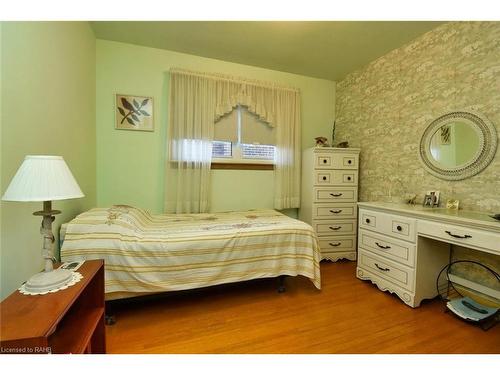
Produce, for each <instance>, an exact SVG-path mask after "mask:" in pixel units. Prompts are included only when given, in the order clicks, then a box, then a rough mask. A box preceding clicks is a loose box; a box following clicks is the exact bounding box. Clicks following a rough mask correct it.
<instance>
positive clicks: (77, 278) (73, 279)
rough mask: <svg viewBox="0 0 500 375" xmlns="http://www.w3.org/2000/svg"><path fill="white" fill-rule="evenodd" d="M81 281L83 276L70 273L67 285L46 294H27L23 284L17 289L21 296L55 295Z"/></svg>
mask: <svg viewBox="0 0 500 375" xmlns="http://www.w3.org/2000/svg"><path fill="white" fill-rule="evenodd" d="M81 279H83V276H82V274H81V273H79V272H71V281H70V282H68V283H67V284H64V285H63V286H62V287H60V288H56V289H52V290H48V291H46V292H41V293H37V292H28V291H27V290H26V288H25V285H26V284H23V285H21V287H20V288H19V289H18V290H19V292H20V293H22V294H26V295H30V296H35V295H39V294H47V293H55V292H57V291H58V290H63V289H67V288H68V287H70V286H72V285H75V284H76V283H77V282H79V281H80V280H81Z"/></svg>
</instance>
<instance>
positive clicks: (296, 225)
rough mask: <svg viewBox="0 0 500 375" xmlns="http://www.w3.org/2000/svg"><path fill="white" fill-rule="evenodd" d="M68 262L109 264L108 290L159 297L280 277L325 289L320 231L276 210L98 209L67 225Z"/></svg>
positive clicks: (64, 254) (65, 253)
mask: <svg viewBox="0 0 500 375" xmlns="http://www.w3.org/2000/svg"><path fill="white" fill-rule="evenodd" d="M64 231H65V233H64V241H63V244H62V248H61V259H62V260H63V261H64V262H67V261H78V260H87V259H88V260H90V259H104V261H105V272H106V274H105V283H106V284H105V287H106V293H116V292H133V293H156V292H162V291H172V290H184V289H193V288H200V287H205V286H210V285H216V284H224V283H231V282H236V281H243V280H250V279H256V278H263V277H275V276H279V275H293V276H296V275H303V276H306V277H308V278H309V279H311V281H312V282H313V284H314V285H315V286H316V288H318V289H320V287H321V283H320V268H319V261H320V254H319V246H318V242H317V237H316V235H315V233H314V231H313V229H312V228H311V227H310V226H309V225H308V224H305V223H303V222H301V221H299V220H295V219H292V218H289V217H288V216H286V215H283V214H281V213H279V212H277V211H273V210H253V211H245V212H227V213H216V214H191V215H168V214H166V215H152V214H150V213H148V212H147V211H145V210H141V209H137V208H133V207H130V206H113V207H111V208H95V209H91V210H89V211H87V212H84V213H82V214H80V215H79V216H77V217H76V218H75V219H74V220H72V221H71V222H69V223H68V224H66V225H65V228H64Z"/></svg>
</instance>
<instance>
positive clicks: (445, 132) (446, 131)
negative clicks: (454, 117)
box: [441, 125, 451, 145]
mask: <svg viewBox="0 0 500 375" xmlns="http://www.w3.org/2000/svg"><path fill="white" fill-rule="evenodd" d="M441 144H442V145H449V144H451V126H450V125H444V126H442V127H441Z"/></svg>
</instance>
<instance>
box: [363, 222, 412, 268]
mask: <svg viewBox="0 0 500 375" xmlns="http://www.w3.org/2000/svg"><path fill="white" fill-rule="evenodd" d="M359 246H360V247H362V248H363V249H364V250H369V251H370V252H373V253H375V254H377V255H381V256H383V257H385V258H388V259H391V260H394V261H396V262H399V263H402V264H404V265H406V266H409V267H414V266H415V247H416V245H415V244H411V243H408V242H406V241H401V240H396V239H393V238H390V237H387V236H383V235H380V234H376V233H373V232H370V231H367V230H365V229H360V230H359Z"/></svg>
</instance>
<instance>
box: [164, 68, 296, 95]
mask: <svg viewBox="0 0 500 375" xmlns="http://www.w3.org/2000/svg"><path fill="white" fill-rule="evenodd" d="M170 73H181V74H186V75H192V76H197V77H205V78H210V79H215V80H222V81H228V82H236V83H243V84H247V85H253V86H260V87H267V88H272V89H279V90H288V91H293V92H300V89H298V88H294V87H288V86H281V85H278V84H275V83H273V82H268V81H259V80H253V79H248V78H244V77H234V76H231V75H228V74H223V73H208V72H197V71H193V70H187V69H181V68H171V69H170Z"/></svg>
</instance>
